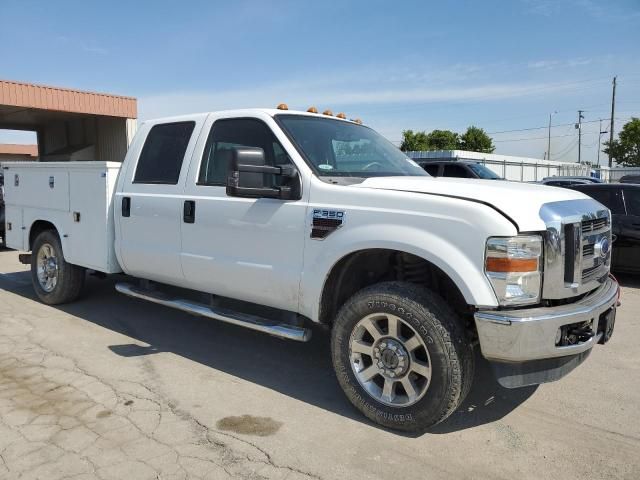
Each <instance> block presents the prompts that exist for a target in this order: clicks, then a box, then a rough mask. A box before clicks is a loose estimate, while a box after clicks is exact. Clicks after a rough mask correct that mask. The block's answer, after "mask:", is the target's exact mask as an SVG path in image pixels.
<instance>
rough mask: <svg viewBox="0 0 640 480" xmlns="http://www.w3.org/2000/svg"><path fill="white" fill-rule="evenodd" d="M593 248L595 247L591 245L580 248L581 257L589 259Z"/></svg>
mask: <svg viewBox="0 0 640 480" xmlns="http://www.w3.org/2000/svg"><path fill="white" fill-rule="evenodd" d="M594 247H595V245H593V244H591V245H585V246H584V247H582V256H583V257H590V256H591V255H593V251H594Z"/></svg>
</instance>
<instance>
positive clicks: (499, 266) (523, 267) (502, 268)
mask: <svg viewBox="0 0 640 480" xmlns="http://www.w3.org/2000/svg"><path fill="white" fill-rule="evenodd" d="M486 269H487V271H488V272H537V271H538V259H536V258H495V257H491V258H487V261H486Z"/></svg>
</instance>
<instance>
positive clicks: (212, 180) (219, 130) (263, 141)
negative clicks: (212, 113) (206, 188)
mask: <svg viewBox="0 0 640 480" xmlns="http://www.w3.org/2000/svg"><path fill="white" fill-rule="evenodd" d="M236 147H258V148H261V149H262V150H263V151H264V156H265V163H266V164H267V165H271V166H280V165H285V164H288V163H290V162H291V160H290V159H289V156H288V155H287V153H286V152H285V150H284V148H282V145H280V143H279V142H278V140H277V139H276V137H275V135H274V134H273V132H272V131H271V129H270V128H269V127H268V126H267V125H266V124H265V123H264V122H262V121H260V120H257V119H255V118H238V119H226V120H217V121H216V122H215V123H214V124H213V127H211V131H210V132H209V137H208V138H207V144H206V146H205V149H204V154H203V156H202V163H201V165H200V173H199V174H198V184H199V185H211V186H222V185H225V184H226V181H227V169H228V166H229V160H230V159H231V154H232V150H233V149H234V148H236ZM271 176H272V177H275V176H273V175H271ZM278 181H283V179H281V178H280V177H277V178H274V179H273V182H274V186H275V183H276V182H278Z"/></svg>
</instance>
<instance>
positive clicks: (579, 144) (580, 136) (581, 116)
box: [576, 110, 584, 163]
mask: <svg viewBox="0 0 640 480" xmlns="http://www.w3.org/2000/svg"><path fill="white" fill-rule="evenodd" d="M582 112H584V110H578V123H576V128H577V129H578V163H582V158H581V153H582V151H581V150H582V119H583V118H584V115H582Z"/></svg>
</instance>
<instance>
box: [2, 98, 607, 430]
mask: <svg viewBox="0 0 640 480" xmlns="http://www.w3.org/2000/svg"><path fill="white" fill-rule="evenodd" d="M4 173H5V177H6V179H7V182H6V202H7V229H8V231H7V240H8V244H9V246H10V247H11V248H14V249H19V250H23V251H27V252H29V251H30V252H32V253H31V254H23V255H22V256H21V258H22V259H23V261H25V262H30V264H31V271H32V277H33V286H34V288H35V291H36V293H37V295H38V297H39V298H40V299H41V300H42V301H43V302H45V303H48V304H58V303H63V302H69V301H72V300H74V299H75V298H77V297H78V295H79V294H80V292H81V289H82V285H83V282H84V278H85V270H86V269H92V270H96V271H100V272H104V273H116V272H125V273H126V274H128V275H130V276H132V277H136V278H138V279H140V282H138V283H137V284H132V283H119V284H118V285H117V289H118V290H119V291H120V292H122V293H124V294H127V295H130V296H134V297H138V298H141V299H144V300H148V301H151V302H156V303H160V304H163V305H167V306H169V307H174V308H179V309H181V310H184V311H187V312H191V313H195V314H198V315H202V316H205V317H209V318H215V319H218V320H222V321H226V322H231V323H234V324H237V325H241V326H244V327H248V328H251V329H254V330H260V331H263V332H266V333H269V334H272V335H276V336H280V337H283V338H289V339H293V340H298V341H305V340H308V339H309V337H310V335H311V330H310V329H309V328H308V325H309V324H311V323H321V324H326V325H329V326H331V328H332V336H331V352H332V353H331V354H332V359H333V365H334V368H335V372H336V375H337V378H338V381H339V383H340V385H341V386H342V388H343V389H344V392H345V393H346V395H347V397H348V398H349V399H350V400H351V402H352V403H353V404H354V405H355V406H356V407H357V408H358V409H359V410H360V411H361V412H362V413H363V414H364V415H366V416H367V417H369V418H370V419H372V420H373V421H375V422H377V423H379V424H381V425H384V426H387V427H391V428H396V429H401V430H410V431H415V430H421V429H424V428H426V427H429V426H431V425H434V424H436V423H438V422H440V421H442V420H444V419H445V418H447V417H448V416H449V415H450V414H451V413H452V412H453V411H454V410H455V409H456V408H457V407H458V406H459V405H460V403H461V402H462V400H463V399H464V397H465V395H466V394H467V392H468V390H469V388H470V385H471V383H472V380H473V375H474V373H473V372H474V349H475V348H480V350H481V352H482V355H484V357H486V358H487V359H488V360H489V361H490V362H491V363H492V365H493V366H494V371H495V372H496V375H497V377H498V379H499V380H500V382H501V383H502V384H503V385H506V386H508V387H518V386H523V385H529V384H535V383H540V382H547V381H551V380H556V379H558V378H560V377H562V376H563V375H565V374H566V373H568V372H569V371H570V370H572V369H573V368H575V367H576V366H577V365H578V364H580V363H581V362H582V361H583V360H584V359H585V358H586V356H587V355H588V354H589V353H590V351H591V349H592V347H593V346H594V345H595V344H596V343H599V342H600V343H603V342H604V341H606V340H607V339H608V338H609V337H610V335H611V333H612V329H613V325H614V319H615V311H616V306H617V302H618V293H619V287H618V284H617V282H616V281H615V279H614V278H612V277H611V276H610V275H609V266H610V261H611V252H610V245H611V216H610V213H609V210H607V208H605V207H604V206H603V205H601V204H600V203H598V202H596V201H595V200H592V199H590V198H589V197H587V196H585V195H583V194H581V193H579V192H575V191H571V190H564V189H552V188H548V187H544V186H540V185H526V184H514V183H511V182H506V181H504V182H495V181H485V180H469V179H455V178H432V177H430V176H429V175H428V174H427V173H426V172H425V171H424V170H423V169H422V168H420V167H419V166H418V165H417V164H416V163H415V162H413V161H412V160H410V159H408V158H407V157H406V156H405V155H404V154H403V153H402V152H400V151H399V150H398V149H397V148H395V147H394V146H393V145H391V144H390V143H389V142H388V141H386V140H385V139H384V138H383V137H381V136H380V135H379V134H377V133H376V132H375V131H373V130H372V129H370V128H368V127H366V126H362V125H360V124H358V123H356V122H352V121H349V120H345V119H340V118H335V117H331V116H328V115H321V114H316V113H306V112H294V111H288V110H284V109H278V110H265V109H251V110H234V111H225V112H215V113H205V114H197V115H186V116H181V117H173V118H165V119H159V120H153V121H148V122H146V123H144V124H143V125H142V126H141V128H140V129H139V131H138V133H137V135H136V137H135V139H134V140H133V143H132V144H131V146H130V148H129V151H128V153H127V155H126V158H125V159H124V161H123V163H122V164H121V165H120V164H118V163H104V162H67V163H65V162H60V163H29V164H26V163H25V164H21V163H7V164H4ZM164 285H172V286H177V287H182V288H183V289H185V290H184V292H185V294H184V295H180V296H176V294H175V293H171V294H169V293H167V292H166V291H163V286H164ZM192 291H196V292H201V293H202V292H204V293H206V294H210V301H209V302H202V301H197V300H194V299H193V298H194V297H193V296H191V295H190V294H189V293H190V292H192ZM199 296H200V298H201V297H202V295H201V294H200V295H199ZM228 299H234V300H235V301H234V302H229V301H228ZM238 301H239V302H238ZM256 304H257V305H259V306H262V307H264V308H263V310H264V313H263V314H261V315H256V314H255V307H256ZM230 305H233V307H230ZM242 305H246V308H244V307H243V306H242ZM250 311H251V312H252V313H249V312H250ZM283 348H286V347H285V346H283ZM310 380H311V381H312V379H310Z"/></svg>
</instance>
